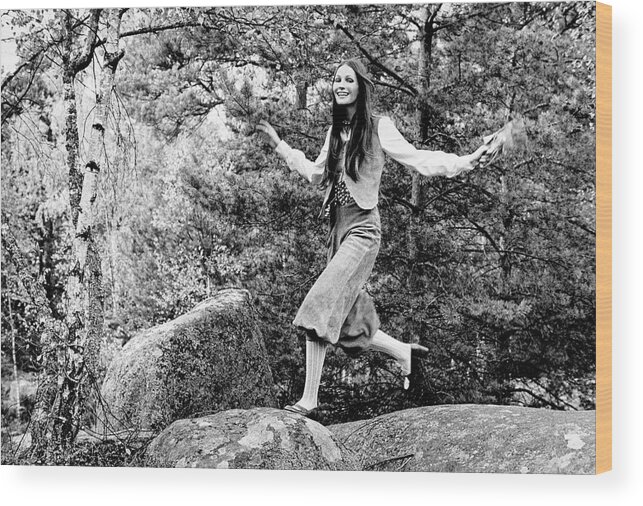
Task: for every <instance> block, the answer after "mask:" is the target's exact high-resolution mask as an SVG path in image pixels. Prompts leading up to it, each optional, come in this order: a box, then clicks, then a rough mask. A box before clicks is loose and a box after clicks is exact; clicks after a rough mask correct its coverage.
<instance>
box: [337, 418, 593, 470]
mask: <svg viewBox="0 0 643 506" xmlns="http://www.w3.org/2000/svg"><path fill="white" fill-rule="evenodd" d="M595 418H596V412H595V411H551V410H546V409H535V408H523V407H515V406H488V405H448V406H429V407H422V408H413V409H407V410H404V411H398V412H395V413H390V414H387V415H382V416H379V417H377V418H373V419H371V420H365V421H359V422H350V423H344V424H339V425H332V426H330V427H329V429H330V431H331V432H332V433H333V434H334V435H335V436H336V437H337V439H338V440H339V441H340V442H341V443H342V444H344V445H345V446H346V447H347V448H349V449H351V450H352V451H353V452H354V453H355V456H356V458H357V459H358V460H359V462H360V468H361V469H363V470H378V471H440V472H459V473H467V472H468V473H561V474H594V472H595V461H596V444H595V433H596V430H595Z"/></svg>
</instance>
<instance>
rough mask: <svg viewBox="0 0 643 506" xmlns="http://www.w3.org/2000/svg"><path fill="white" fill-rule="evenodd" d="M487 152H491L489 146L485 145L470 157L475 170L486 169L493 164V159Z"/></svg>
mask: <svg viewBox="0 0 643 506" xmlns="http://www.w3.org/2000/svg"><path fill="white" fill-rule="evenodd" d="M487 151H489V146H488V145H487V144H483V145H482V146H480V147H479V148H478V149H476V150H475V151H474V152H473V153H471V154H470V155H469V161H470V162H471V165H472V166H473V168H478V167H481V168H484V167H486V166H487V164H488V163H490V162H491V157H490V156H489V155H488V154H487Z"/></svg>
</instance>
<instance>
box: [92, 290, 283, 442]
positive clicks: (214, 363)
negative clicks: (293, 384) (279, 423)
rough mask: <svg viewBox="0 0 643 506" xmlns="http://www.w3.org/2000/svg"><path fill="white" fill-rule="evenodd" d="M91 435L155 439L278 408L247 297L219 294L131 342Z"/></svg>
mask: <svg viewBox="0 0 643 506" xmlns="http://www.w3.org/2000/svg"><path fill="white" fill-rule="evenodd" d="M101 395H102V397H103V400H104V405H105V406H106V407H107V408H106V410H105V411H106V412H105V413H103V414H102V416H100V418H99V421H98V422H97V425H96V430H97V431H98V432H100V433H104V434H107V433H110V432H113V431H117V430H128V431H132V430H152V431H160V430H161V429H163V428H165V427H167V426H168V425H169V424H170V423H171V422H173V421H174V420H178V419H182V418H189V417H192V416H197V415H199V414H203V413H212V412H216V411H222V410H226V409H231V408H249V407H252V406H276V399H275V396H274V386H273V379H272V374H271V372H270V368H269V365H268V357H267V354H266V351H265V347H264V344H263V339H262V336H261V332H260V330H259V326H258V324H257V317H256V315H255V312H254V310H253V308H252V307H251V305H250V298H249V294H248V292H247V291H245V290H235V289H229V290H222V291H221V292H219V293H217V294H216V295H215V296H214V297H212V298H210V299H207V300H205V301H203V302H202V303H200V304H198V305H197V306H196V307H194V309H192V310H191V311H190V312H189V313H187V314H184V315H182V316H180V317H179V318H176V319H175V320H172V321H170V322H167V323H164V324H163V325H159V326H157V327H154V328H151V329H148V330H145V331H143V332H141V333H139V334H137V335H136V336H134V338H132V339H131V340H130V341H129V342H128V343H127V344H126V345H125V346H124V347H123V348H122V350H121V352H120V353H119V354H118V355H117V356H116V357H115V358H114V360H113V361H112V362H111V364H110V366H109V367H108V370H107V373H106V376H105V380H104V382H103V385H102V388H101Z"/></svg>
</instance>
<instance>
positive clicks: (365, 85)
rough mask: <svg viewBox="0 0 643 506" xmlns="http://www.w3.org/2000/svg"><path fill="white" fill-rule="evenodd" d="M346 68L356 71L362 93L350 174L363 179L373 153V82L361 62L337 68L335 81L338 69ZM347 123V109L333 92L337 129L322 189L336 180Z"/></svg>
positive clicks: (354, 123)
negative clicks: (366, 162)
mask: <svg viewBox="0 0 643 506" xmlns="http://www.w3.org/2000/svg"><path fill="white" fill-rule="evenodd" d="M343 65H346V66H348V67H350V68H352V69H353V70H354V71H355V75H356V76H357V85H358V90H359V91H358V94H357V104H356V108H355V114H354V115H353V119H352V121H351V123H350V125H351V128H352V134H351V138H350V140H349V141H348V146H347V147H346V155H347V156H346V174H348V176H349V177H350V178H351V179H352V180H353V181H357V180H358V179H359V173H358V172H359V165H360V163H361V162H362V161H363V160H364V158H366V156H367V155H368V154H370V152H371V143H372V136H373V115H372V104H371V101H372V96H373V82H372V81H371V80H370V79H369V77H368V73H367V70H366V67H365V66H364V64H363V63H362V62H361V61H359V60H347V61H345V62H342V63H341V64H339V65H338V66H337V68H336V69H335V74H333V82H334V81H335V75H336V74H337V70H339V68H340V67H341V66H343ZM346 121H347V117H346V107H343V106H340V105H338V104H337V101H336V100H335V94H334V93H333V126H332V129H331V132H330V146H329V150H328V158H327V160H326V168H325V170H324V178H323V180H322V183H321V184H322V186H324V185H326V184H328V183H329V182H330V181H332V180H333V178H334V177H335V173H336V171H337V166H338V163H337V162H338V159H339V155H340V152H341V147H342V141H341V137H340V134H341V131H342V128H343V127H344V125H345V123H346Z"/></svg>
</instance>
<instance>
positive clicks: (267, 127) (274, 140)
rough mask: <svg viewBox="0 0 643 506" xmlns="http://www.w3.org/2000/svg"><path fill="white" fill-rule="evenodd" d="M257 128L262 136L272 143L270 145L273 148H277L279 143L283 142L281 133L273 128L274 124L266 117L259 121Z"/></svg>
mask: <svg viewBox="0 0 643 506" xmlns="http://www.w3.org/2000/svg"><path fill="white" fill-rule="evenodd" d="M257 130H258V131H259V132H261V134H262V137H263V138H264V139H265V140H266V141H267V142H268V144H270V147H271V148H272V149H275V148H276V147H277V144H279V143H280V142H281V139H280V138H279V135H277V132H276V131H275V129H274V128H272V125H271V124H270V123H268V122H267V121H266V120H265V119H262V120H261V121H259V124H258V125H257Z"/></svg>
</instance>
